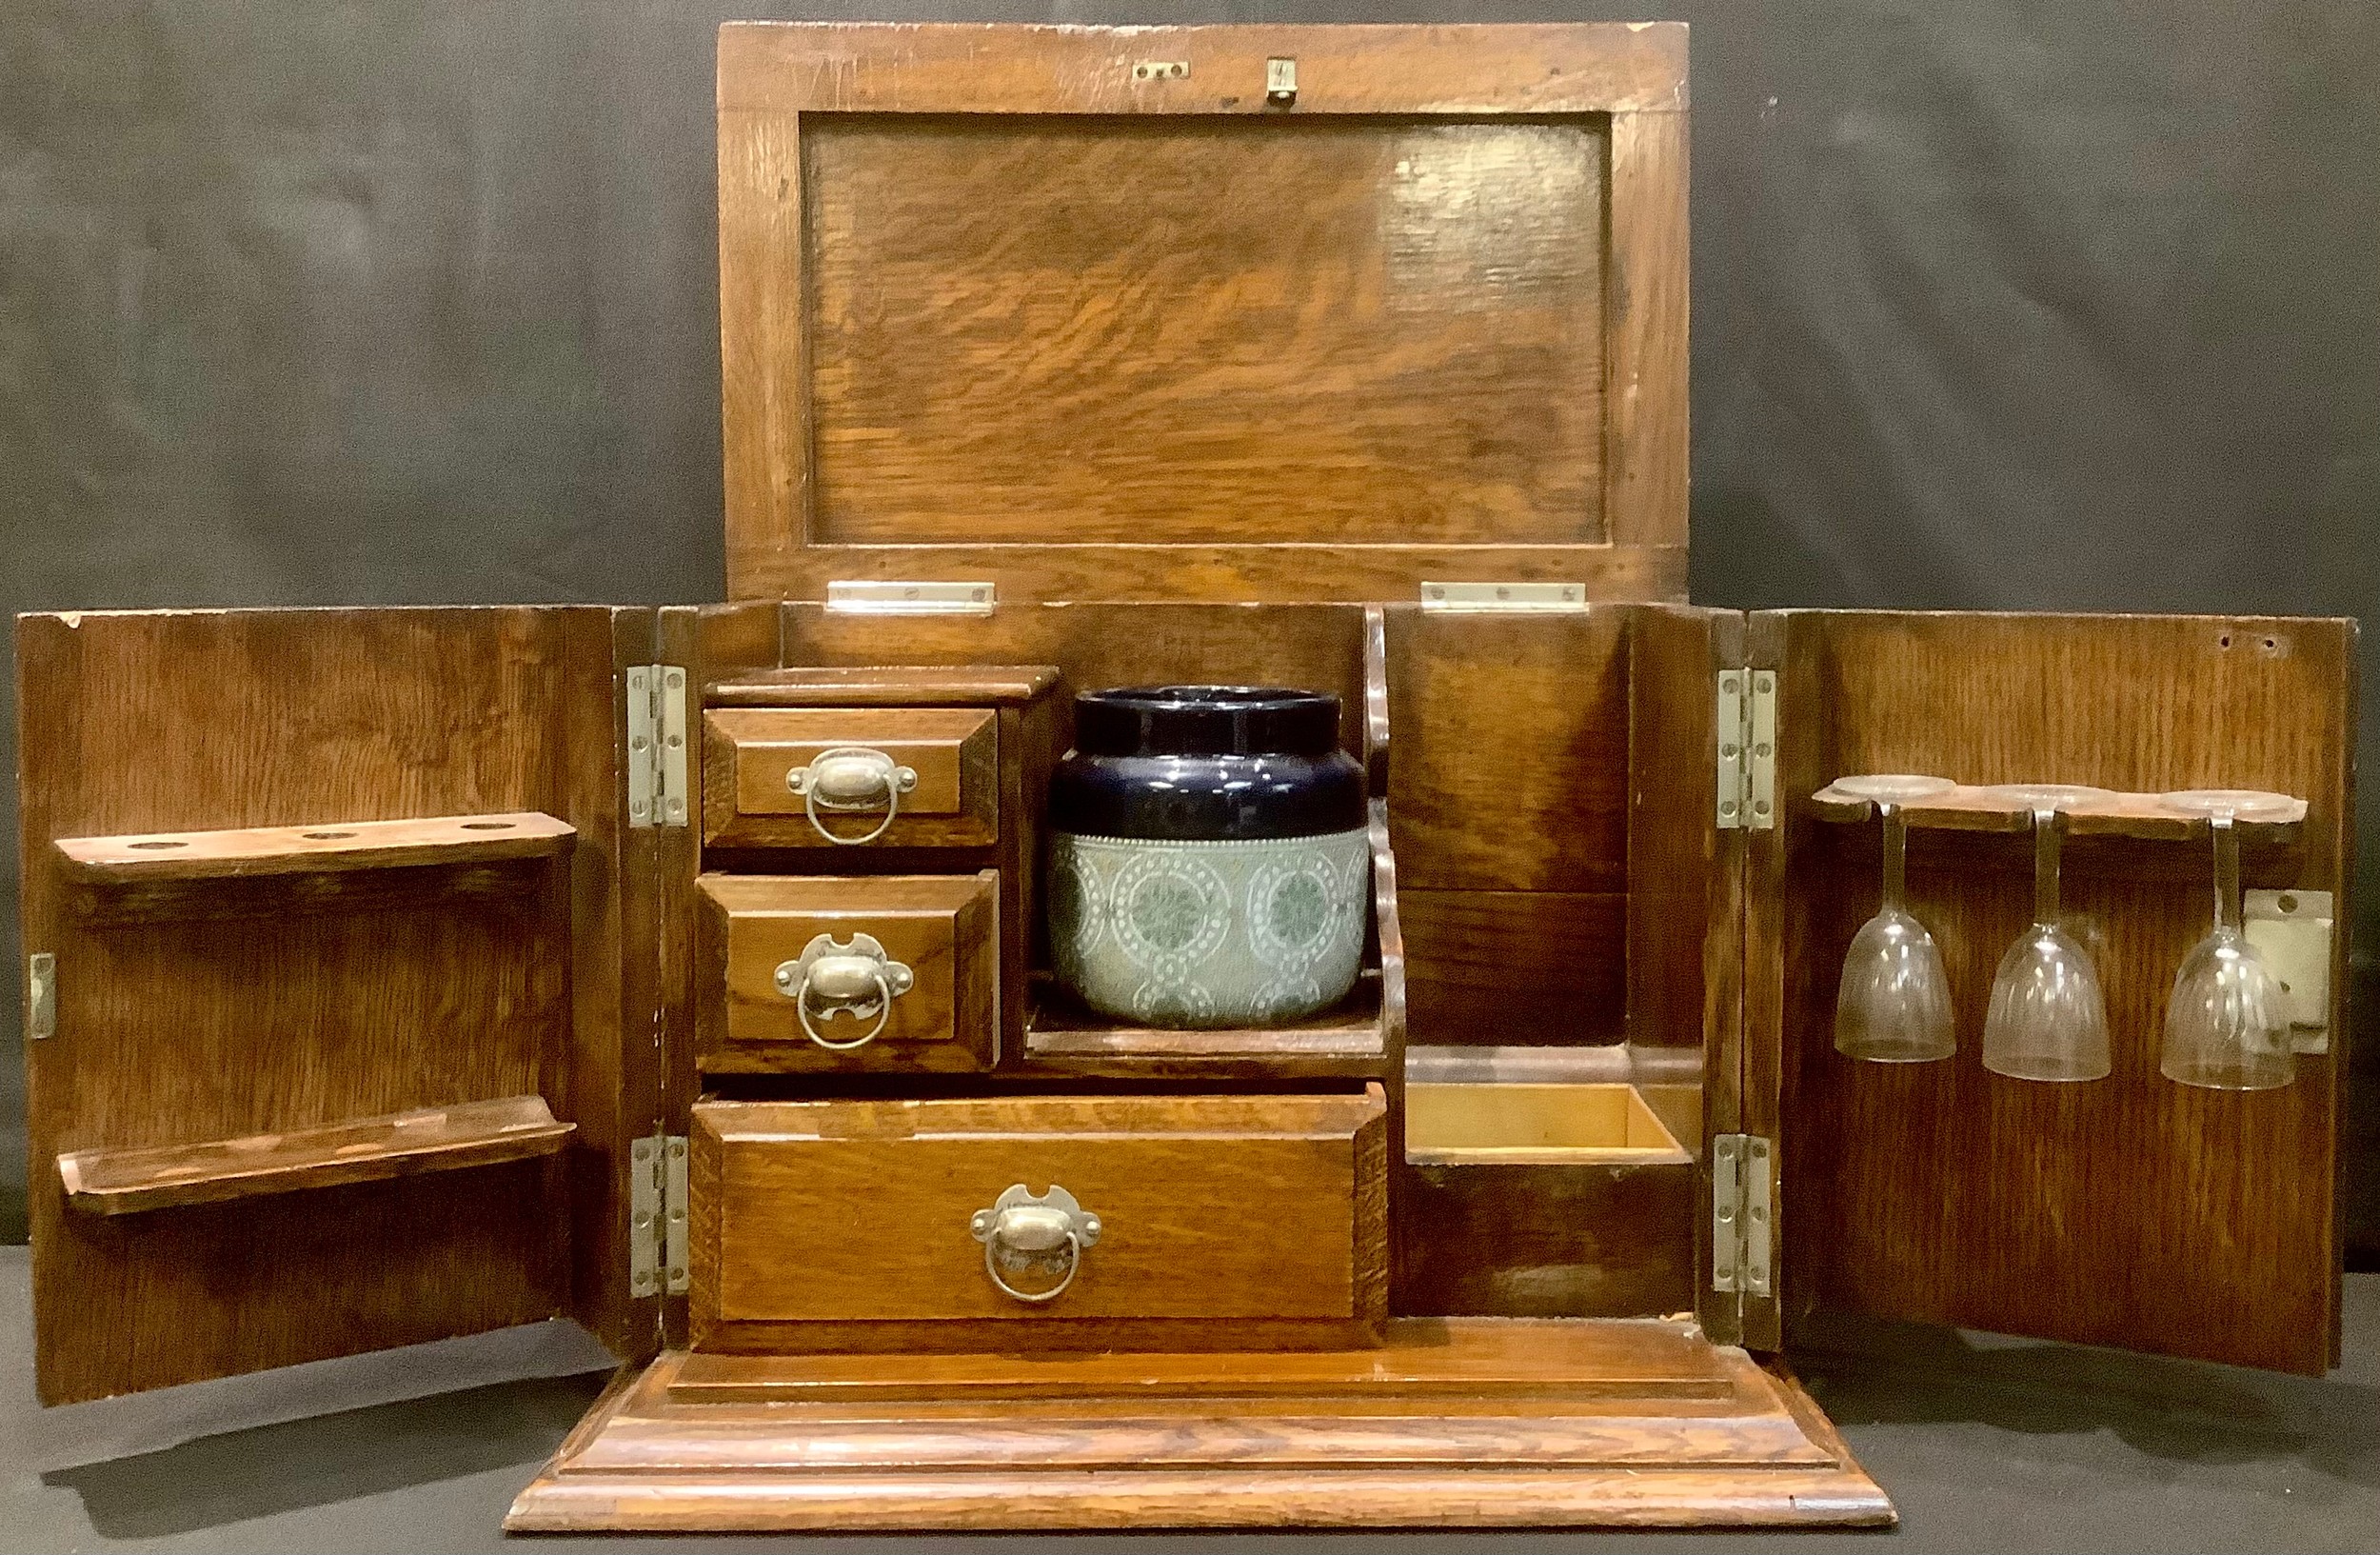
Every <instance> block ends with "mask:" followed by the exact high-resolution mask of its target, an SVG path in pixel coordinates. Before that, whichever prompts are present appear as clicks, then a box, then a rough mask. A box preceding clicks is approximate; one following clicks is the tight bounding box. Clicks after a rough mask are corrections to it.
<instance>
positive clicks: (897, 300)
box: [719, 25, 1686, 600]
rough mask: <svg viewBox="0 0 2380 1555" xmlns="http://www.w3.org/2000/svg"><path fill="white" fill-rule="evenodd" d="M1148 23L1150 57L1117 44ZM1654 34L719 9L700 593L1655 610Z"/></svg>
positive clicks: (1676, 394) (1679, 277)
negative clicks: (831, 585) (1522, 602)
mask: <svg viewBox="0 0 2380 1555" xmlns="http://www.w3.org/2000/svg"><path fill="white" fill-rule="evenodd" d="M1154 48H1165V49H1179V50H1184V51H1185V52H1184V54H1183V56H1182V57H1181V58H1180V60H1177V61H1173V64H1176V65H1179V66H1180V67H1181V70H1179V71H1176V70H1170V69H1169V70H1165V71H1160V72H1154V73H1153V72H1151V71H1149V70H1141V71H1140V72H1139V73H1138V74H1136V72H1135V71H1134V70H1133V67H1134V65H1135V64H1139V63H1143V62H1145V60H1146V59H1148V58H1149V57H1150V56H1147V55H1146V54H1145V53H1144V52H1143V51H1144V50H1149V49H1154ZM1275 57H1284V58H1299V59H1302V61H1303V63H1302V65H1301V66H1300V69H1301V70H1303V71H1304V72H1305V80H1309V81H1311V82H1312V85H1310V86H1309V85H1306V84H1304V81H1301V84H1300V87H1299V98H1298V101H1297V103H1296V104H1295V105H1294V106H1293V107H1290V108H1289V109H1288V110H1281V109H1280V108H1279V106H1278V105H1276V106H1275V107H1272V108H1268V107H1267V106H1266V104H1265V102H1264V94H1263V91H1262V90H1261V88H1262V78H1263V68H1264V62H1265V61H1266V60H1268V59H1271V58H1275ZM1683 57H1684V32H1683V30H1682V29H1676V28H1670V27H1666V26H1655V25H1646V26H1641V27H1636V28H1633V29H1631V28H1613V27H1596V26H1577V27H1569V28H1463V27H1452V28H1359V29H1345V28H1338V29H1312V28H1297V27H1234V28H1193V29H1179V30H1177V29H1160V30H1102V29H1077V30H1051V29H998V28H994V29H983V28H917V27H899V26H876V27H870V26H843V27H779V28H770V27H760V28H753V29H743V28H730V29H728V30H726V31H725V32H724V33H723V35H722V44H721V63H720V95H719V103H720V120H719V125H720V139H719V174H720V255H721V261H720V262H721V286H722V306H721V340H722V348H723V361H724V377H723V389H724V420H725V437H724V443H725V454H726V466H727V475H726V491H727V508H728V528H729V542H728V552H729V558H728V578H729V591H730V592H731V594H734V595H736V596H738V597H769V598H793V599H816V598H820V597H822V595H823V591H824V588H825V586H826V584H827V583H828V582H829V581H831V580H835V579H906V580H910V581H919V580H925V579H928V578H932V579H950V578H958V579H968V580H975V581H982V582H987V583H991V584H994V585H996V586H997V588H999V589H1000V590H1001V592H1002V594H1003V596H1005V597H1008V598H1012V599H1014V598H1027V599H1143V600H1160V599H1201V598H1203V599H1214V600H1251V599H1268V600H1299V599H1324V598H1331V599H1346V600H1367V599H1368V600H1382V599H1390V600H1393V599H1410V598H1412V597H1413V596H1414V589H1415V588H1416V586H1417V585H1418V582H1419V581H1420V580H1421V579H1423V578H1433V579H1463V578H1495V579H1545V580H1554V579H1562V580H1568V581H1575V582H1578V583H1580V584H1581V585H1583V586H1584V587H1585V588H1586V589H1587V590H1588V591H1589V592H1590V594H1592V595H1593V596H1595V597H1597V598H1617V599H1629V598H1660V597H1674V596H1681V595H1682V593H1683V589H1684V584H1685V576H1684V555H1685V552H1684V541H1685V519H1686V514H1685V489H1686V476H1685V447H1686V446H1685V423H1684V415H1685V402H1684V385H1685V362H1686V354H1685V352H1686V307H1685V299H1686V286H1685V271H1686V249H1685V206H1686V202H1685V176H1686V169H1685V146H1686V136H1685V132H1684V129H1683V109H1684V106H1685V98H1684V70H1683ZM1251 72H1253V73H1251ZM1241 77H1245V78H1246V79H1244V80H1242V79H1240V78H1241ZM1219 83H1227V84H1228V83H1236V84H1231V85H1228V87H1227V90H1218V84H1219ZM1579 105H1586V106H1579ZM986 190H998V191H999V194H998V197H997V198H995V199H989V200H987V199H985V198H984V191H986ZM1285 472H1295V473H1294V475H1290V474H1286V473H1285Z"/></svg>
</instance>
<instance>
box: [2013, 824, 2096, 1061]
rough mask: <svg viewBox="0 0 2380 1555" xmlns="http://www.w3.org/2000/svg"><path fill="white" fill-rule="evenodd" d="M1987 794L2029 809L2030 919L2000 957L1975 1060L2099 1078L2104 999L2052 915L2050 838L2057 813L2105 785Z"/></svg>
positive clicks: (2087, 959) (2053, 848)
mask: <svg viewBox="0 0 2380 1555" xmlns="http://www.w3.org/2000/svg"><path fill="white" fill-rule="evenodd" d="M1991 792H1992V793H1993V797H1995V798H1999V799H2003V800H2006V801H2008V802H2010V803H2012V804H2020V805H2024V806H2026V807H2029V808H2031V809H2032V811H2033V926H2032V927H2029V928H2027V929H2026V930H2025V931H2024V933H2022V934H2020V935H2018V936H2017V939H2016V943H2015V944H2013V945H2012V946H2010V947H2008V954H2006V955H2004V956H2002V957H2001V958H2000V969H1999V972H1998V974H1997V975H1996V976H1995V977H1993V980H1992V1007H1991V1010H1990V1012H1989V1013H1988V1014H1987V1015H1986V1016H1985V1017H1984V1023H1983V1067H1985V1068H1987V1069H1990V1070H1991V1071H1992V1072H1993V1073H1994V1074H2005V1075H2008V1076H2010V1077H2011V1078H2013V1079H2017V1080H2049V1081H2074V1080H2098V1079H2102V1078H2104V1077H2105V1076H2106V1075H2107V1074H2108V1072H2109V1071H2110V1070H2111V1069H2112V1068H2113V1067H2114V1064H2113V1060H2112V1057H2111V1056H2110V1053H2109V1050H2108V1010H2107V998H2106V996H2105V995H2104V994H2103V993H2102V992H2101V991H2100V988H2099V971H2098V968H2097V967H2093V966H2092V963H2091V955H2090V952H2089V951H2087V950H2085V949H2084V948H2083V947H2082V944H2081V942H2079V941H2078V940H2076V939H2075V938H2074V937H2073V935H2071V934H2069V933H2067V932H2066V930H2065V928H2064V927H2061V926H2060V924H2059V922H2058V845H2059V842H2060V840H2061V838H2062V836H2063V834H2064V832H2065V829H2066V820H2065V814H2064V812H2065V811H2066V810H2067V809H2068V808H2070V807H2078V806H2083V805H2088V804H2090V803H2092V801H2094V800H2097V799H2100V798H2104V797H2105V790H2103V789H2098V788H2084V787H2073V786H2069V785H2033V786H2021V787H2020V786H2012V787H1999V788H1994V789H1993V790H1991Z"/></svg>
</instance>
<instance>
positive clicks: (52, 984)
mask: <svg viewBox="0 0 2380 1555" xmlns="http://www.w3.org/2000/svg"><path fill="white" fill-rule="evenodd" d="M57 1029H58V958H57V956H56V955H55V954H54V953H52V952H50V951H48V950H36V951H34V952H33V953H32V954H31V955H30V956H27V957H26V958H25V1035H26V1037H27V1039H28V1040H30V1041H33V1042H39V1041H41V1040H42V1039H43V1038H45V1037H50V1036H54V1035H55V1034H56V1033H57Z"/></svg>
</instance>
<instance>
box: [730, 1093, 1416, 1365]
mask: <svg viewBox="0 0 2380 1555" xmlns="http://www.w3.org/2000/svg"><path fill="white" fill-rule="evenodd" d="M1387 1113H1388V1108H1387V1104H1386V1101H1385V1100H1384V1098H1383V1096H1382V1094H1381V1090H1380V1087H1378V1085H1373V1086H1370V1087H1367V1088H1366V1089H1364V1090H1363V1091H1361V1092H1354V1091H1348V1092H1341V1093H1337V1094H1329V1095H1285V1096H1283V1095H1274V1096H1096V1097H1094V1096H997V1097H982V1098H969V1099H938V1100H932V1101H817V1102H704V1103H700V1104H697V1106H695V1108H694V1114H695V1116H694V1139H693V1155H694V1163H693V1184H692V1195H691V1213H692V1220H693V1238H694V1241H693V1266H692V1273H693V1310H694V1325H695V1328H694V1338H695V1344H696V1346H698V1347H702V1348H709V1349H718V1350H742V1351H764V1350H835V1349H841V1350H877V1349H929V1350H961V1351H964V1350H1011V1349H1018V1348H1028V1349H1100V1348H1118V1347H1121V1348H1160V1349H1244V1348H1263V1347H1275V1348H1300V1347H1304V1348H1312V1347H1331V1346H1348V1345H1363V1344H1371V1343H1376V1342H1377V1340H1378V1325H1379V1324H1380V1322H1381V1321H1382V1320H1383V1319H1384V1318H1385V1317H1386V1315H1387V1303H1388V1225H1387V1191H1388V1187H1387V1155H1386V1141H1387ZM1003 1286H1004V1288H1003Z"/></svg>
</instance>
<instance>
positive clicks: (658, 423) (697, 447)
mask: <svg viewBox="0 0 2380 1555" xmlns="http://www.w3.org/2000/svg"><path fill="white" fill-rule="evenodd" d="M751 15H786V16H793V15H807V16H815V17H857V16H871V17H876V18H882V19H902V18H906V19H925V18H934V17H940V18H952V19H971V20H994V19H1004V20H1041V21H1050V20H1055V21H1076V22H1128V21H1156V20H1200V21H1256V20H1274V19H1287V20H1347V21H1356V20H1362V21H1391V20H1533V19H1556V18H1566V19H1593V18H1621V19H1632V18H1636V17H1641V16H1645V15H1663V16H1675V17H1682V18H1683V19H1685V20H1688V21H1690V22H1693V23H1694V24H1695V36H1694V98H1695V122H1694V369H1693V371H1694V418H1695V437H1694V480H1695V486H1694V536H1695V538H1694V558H1695V560H1694V574H1693V576H1694V592H1695V597H1696V599H1698V600H1700V601H1702V602H1704V603H1708V604H1716V605H1729V606H1740V607H1753V606H1768V605H1784V604H1794V605H1822V606H1851V605H1868V606H1900V607H1946V608H2010V607H2037V608H2057V609H2087V608H2112V609H2155V610H2177V609H2178V610H2193V609H2208V610H2271V611H2290V612H2317V613H2345V614H2362V613H2370V611H2371V610H2372V607H2373V605H2374V602H2375V599H2380V587H2376V586H2380V555H2376V554H2375V550H2374V548H2373V546H2372V544H2371V541H2370V524H2371V515H2372V514H2373V513H2374V511H2375V509H2380V8H2375V7H2373V6H2371V5H2370V4H2369V3H2368V0H2203V3H2197V4H2192V3H2189V0H2183V3H2182V4H2179V5H2174V4H2137V3H2134V4H2126V3H2120V0H2041V3H2039V4H2034V5H2025V4H2017V3H2013V0H1996V3H1991V0H1911V3H1905V4H1897V5H1896V4H1889V3H1884V0H1841V3H1835V4H1829V3H1824V0H1729V3H1724V4H1709V5H1706V4H1696V3H1674V4H1671V3H1661V4H1650V3H1649V4H1648V5H1646V6H1640V7H1639V6H1602V5H1574V6H1562V5H1551V4H1538V5H1528V4H1516V5H1506V6H1496V7H1478V8H1468V9H1466V8H1464V7H1461V6H1458V5H1454V4H1448V3H1444V0H1440V3H1438V4H1408V5H1401V6H1399V5H1374V6H1362V5H1345V4H1339V5H1334V4H1330V3H1327V0H1318V3H1312V4H1302V5H1222V4H1189V5H1182V6H1178V7H1172V8H1166V7H1161V6H1159V5H1156V4H1153V3H1152V4H1143V5H1141V6H1139V7H1133V6H1128V5H1067V4H1051V5H1034V4H1029V3H1024V0H1011V3H1008V4H990V5H980V6H972V7H970V6H929V7H902V6H894V5H882V4H880V5H876V6H873V7H868V8H864V9H846V8H841V7H825V6H819V7H811V8H807V9H794V10H780V9H777V8H774V7H771V6H767V5H756V4H752V3H749V0H724V3H723V0H672V3H666V4H663V3H655V0H615V3H613V4H609V5H590V4H585V3H584V0H507V3H506V4H501V5H490V4H487V3H486V0H410V3H408V0H365V3H362V4H356V5H346V6H323V5H320V4H318V3H316V0H152V3H147V4H133V3H131V0H10V3H9V4H8V5H7V6H6V7H5V8H0V608H6V609H8V610H11V611H13V610H23V609H57V608H91V607H110V606H116V607H122V606H159V605H241V604H247V605H254V604H382V603H428V602H442V601H548V600H605V601H625V602H660V601H679V602H685V601H702V600H709V599H714V598H717V597H719V595H720V594H721V592H722V588H723V574H722V562H721V541H720V452H719V377H718V332H717V331H718V324H717V310H716V283H717V269H716V258H715V253H714V249H713V235H714V226H713V208H712V200H713V173H712V161H711V137H712V119H711V112H712V110H711V60H712V46H713V44H712V33H713V28H714V26H715V24H716V23H717V22H718V21H720V20H722V19H724V18H725V17H728V16H751ZM2376 646H2380V633H2376V635H2375V636H2374V637H2373V638H2370V639H2368V640H2367V648H2366V668H2367V674H2368V676H2370V675H2371V674H2372V665H2371V657H2372V654H2373V652H2374V651H2375V647H2376ZM9 678H10V681H11V683H12V681H13V675H10V677H9ZM2373 678H2375V679H2380V676H2374V677H2373ZM2374 722H2375V723H2380V720H2375V721H2374ZM0 726H5V727H6V728H8V730H9V731H10V732H9V733H8V734H7V735H0V740H12V738H13V728H14V720H13V718H12V717H10V718H8V719H5V720H0ZM2373 743H2374V742H2373V731H2371V730H2370V728H2369V726H2368V732H2367V735H2366V738H2365V742H2364V751H2365V753H2366V754H2367V755H2369V754H2370V752H2371V750H2372V748H2373ZM12 750H13V747H12V745H11V746H10V747H8V748H7V752H5V753H10V754H12ZM8 765H10V766H12V765H13V763H12V761H10V763H8ZM5 835H6V838H7V840H6V842H0V855H5V857H0V874H4V875H5V877H6V878H8V879H10V881H13V878H14V874H15V869H14V849H15V825H14V813H13V794H12V793H11V795H10V814H9V817H8V819H7V826H6V833H5ZM2375 835H2380V802H2374V803H2371V804H2370V805H2368V806H2367V807H2366V811H2365V824H2364V827H2363V847H2362V848H2361V856H2362V864H2363V867H2364V870H2365V878H2366V879H2367V880H2372V881H2374V882H2376V883H2380V875H2375V874H2373V873H2372V870H2373V867H2374V866H2375V865H2376V864H2380V857H2376V856H2375V853H2376V849H2375V847H2374V843H2373V839H2374V837H2375ZM2375 902H2380V891H2375V892H2370V893H2367V896H2366V900H2365V906H2364V907H2363V909H2362V911H2361V913H2360V915H2359V920H2358V923H2359V928H2360V930H2361V934H2360V942H2361V944H2362V945H2363V946H2366V947H2369V946H2370V944H2371V943H2372V942H2373V929H2374V928H2375V927H2380V915H2376V914H2375V912H2374V910H2373V904H2374V903H2375ZM6 903H7V906H6V910H5V912H0V950H5V952H6V954H7V958H8V960H9V962H10V965H12V966H21V965H22V963H21V961H20V960H19V959H18V958H19V956H20V955H21V950H22V947H20V946H19V945H18V944H17V943H16V935H15V916H14V899H13V895H12V894H10V895H9V896H8V897H7V898H6ZM2366 970H2367V975H2366V978H2365V981H2366V983H2367V986H2369V983H2370V978H2369V975H2368V974H2369V968H2368V967H2367V968H2366ZM2371 1003H2372V1001H2370V1000H2369V999H2368V1000H2366V1001H2365V1005H2366V1007H2367V1009H2369V1007H2370V1005H2371ZM0 1007H5V1008H6V1011H7V1013H6V1015H5V1017H0V1020H4V1021H5V1027H0V1047H5V1049H6V1050H5V1051H4V1052H0V1133H4V1134H5V1136H6V1137H5V1138H0V1173H5V1175H4V1176H0V1230H9V1231H12V1232H13V1234H15V1235H17V1236H21V1235H22V1234H23V1233H22V1226H23V1218H22V1217H23V1176H22V1171H23V1160H24V1148H23V1134H22V1088H21V1081H20V1069H19V1066H18V1062H17V1054H18V1030H17V1025H18V1007H17V1004H16V1002H15V1001H14V1000H6V1001H0ZM2374 1046H2375V1045H2373V1044H2370V1043H2367V1044H2366V1045H2365V1048H2366V1050H2367V1051H2370V1050H2372V1048H2373V1047H2374ZM2370 1093H2371V1092H2370V1087H2369V1086H2367V1087H2364V1089H2363V1094H2364V1096H2365V1097H2369V1096H2370ZM2359 1106H2360V1119H2361V1120H2367V1121H2359V1123H2358V1125H2357V1127H2356V1132H2357V1134H2358V1135H2359V1136H2360V1137H2361V1138H2363V1139H2366V1140H2368V1139H2369V1137H2370V1132H2371V1129H2370V1123H2369V1121H2368V1120H2369V1118H2370V1113H2371V1108H2370V1106H2361V1105H2360V1104H2359ZM2374 1155H2375V1151H2374V1150H2373V1149H2372V1148H2370V1147H2369V1146H2360V1147H2358V1148H2357V1149H2356V1150H2355V1151H2353V1152H2352V1158H2351V1165H2350V1172H2351V1175H2353V1176H2354V1177H2355V1178H2356V1180H2357V1183H2358V1186H2357V1187H2356V1189H2355V1192H2354V1203H2355V1207H2354V1209H2353V1211H2352V1213H2351V1217H2350V1218H2351V1219H2352V1220H2353V1221H2354V1223H2355V1225H2356V1228H2357V1235H2358V1236H2359V1237H2360V1239H2361V1240H2362V1241H2364V1242H2365V1243H2366V1244H2367V1245H2369V1244H2370V1241H2371V1240H2372V1228H2373V1225H2374V1219H2375V1216H2374V1212H2373V1209H2372V1207H2371V1206H2372V1198H2373V1196H2372V1193H2371V1191H2370V1178H2371V1172H2372V1165H2373V1158H2374Z"/></svg>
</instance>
